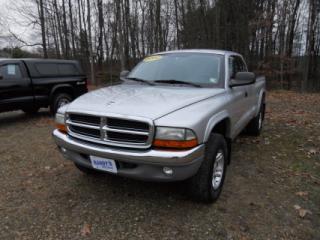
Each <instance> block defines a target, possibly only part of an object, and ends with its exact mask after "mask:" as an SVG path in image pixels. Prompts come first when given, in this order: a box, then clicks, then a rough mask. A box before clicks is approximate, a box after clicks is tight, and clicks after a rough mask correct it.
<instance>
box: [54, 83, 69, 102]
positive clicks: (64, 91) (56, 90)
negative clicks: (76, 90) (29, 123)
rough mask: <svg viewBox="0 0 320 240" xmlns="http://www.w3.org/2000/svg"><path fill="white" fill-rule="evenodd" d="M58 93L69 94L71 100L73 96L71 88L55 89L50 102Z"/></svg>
mask: <svg viewBox="0 0 320 240" xmlns="http://www.w3.org/2000/svg"><path fill="white" fill-rule="evenodd" d="M59 93H66V94H69V95H70V96H71V97H72V98H73V97H74V94H73V90H72V88H71V87H66V86H65V87H58V88H56V89H55V90H54V91H53V92H52V94H51V100H52V99H53V97H54V96H55V95H57V94H59Z"/></svg>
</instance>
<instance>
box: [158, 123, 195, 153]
mask: <svg viewBox="0 0 320 240" xmlns="http://www.w3.org/2000/svg"><path fill="white" fill-rule="evenodd" d="M197 145H198V140H197V137H196V135H195V133H194V132H193V131H192V130H190V129H185V128H171V127H157V128H156V136H155V140H154V142H153V146H155V147H160V148H176V149H188V148H193V147H195V146H197Z"/></svg>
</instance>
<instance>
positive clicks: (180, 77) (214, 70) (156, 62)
mask: <svg viewBox="0 0 320 240" xmlns="http://www.w3.org/2000/svg"><path fill="white" fill-rule="evenodd" d="M223 59H224V58H223V56H222V55H218V54H209V53H208V54H206V53H169V54H161V55H153V56H150V57H147V58H145V59H144V60H143V61H142V62H140V63H139V64H138V65H137V66H136V67H135V68H134V69H133V70H132V71H131V73H130V74H129V75H128V78H132V79H142V80H146V81H150V82H151V81H152V82H155V81H158V82H161V81H162V82H163V83H165V81H171V83H175V82H173V81H176V83H177V84H178V82H177V81H181V82H187V83H193V84H197V85H200V86H203V87H215V88H223V87H224V81H223V77H222V76H221V75H222V74H221V73H222V69H223V68H222V67H223V66H222V64H223ZM167 83H168V82H167ZM169 83H170V82H169Z"/></svg>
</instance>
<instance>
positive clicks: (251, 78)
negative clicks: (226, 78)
mask: <svg viewBox="0 0 320 240" xmlns="http://www.w3.org/2000/svg"><path fill="white" fill-rule="evenodd" d="M255 82H256V75H255V74H254V73H253V72H238V73H236V75H235V77H234V79H231V80H230V84H229V86H230V87H231V88H232V87H237V86H244V85H249V84H253V83H255Z"/></svg>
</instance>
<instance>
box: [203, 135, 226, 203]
mask: <svg viewBox="0 0 320 240" xmlns="http://www.w3.org/2000/svg"><path fill="white" fill-rule="evenodd" d="M212 137H213V138H218V141H212V142H214V143H213V145H215V146H214V147H213V149H212V150H213V151H212V152H211V151H208V152H207V150H206V154H208V158H211V164H210V173H209V177H208V183H207V184H208V188H210V190H209V191H210V194H211V199H212V200H213V201H215V200H217V199H218V197H219V196H220V194H221V191H222V187H223V185H224V180H225V176H226V170H227V161H228V149H227V143H226V141H225V139H224V137H223V136H222V135H220V136H219V137H217V136H212ZM209 142H210V141H209ZM208 148H210V146H208ZM220 150H221V151H222V152H223V157H224V164H223V175H222V179H221V183H220V186H219V188H217V189H216V190H215V189H214V188H213V186H212V177H213V168H214V163H215V161H216V156H217V154H218V152H219V151H220Z"/></svg>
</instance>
